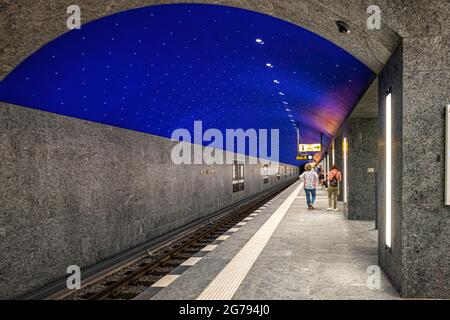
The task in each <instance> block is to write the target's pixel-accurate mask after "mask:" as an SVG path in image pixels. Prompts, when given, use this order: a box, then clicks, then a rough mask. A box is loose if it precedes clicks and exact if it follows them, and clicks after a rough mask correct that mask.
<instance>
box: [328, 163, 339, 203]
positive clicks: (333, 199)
mask: <svg viewBox="0 0 450 320" xmlns="http://www.w3.org/2000/svg"><path fill="white" fill-rule="evenodd" d="M327 180H328V209H327V211H331V210H334V211H338V208H337V197H338V195H339V183H340V182H341V181H342V174H341V172H340V171H339V169H338V167H337V165H335V164H334V165H333V166H332V167H331V171H330V172H328V177H327Z"/></svg>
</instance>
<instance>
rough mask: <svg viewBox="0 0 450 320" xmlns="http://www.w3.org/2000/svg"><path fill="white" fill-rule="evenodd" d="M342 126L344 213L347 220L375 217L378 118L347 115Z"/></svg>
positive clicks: (372, 218) (371, 218)
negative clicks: (344, 145)
mask: <svg viewBox="0 0 450 320" xmlns="http://www.w3.org/2000/svg"><path fill="white" fill-rule="evenodd" d="M344 130H345V136H346V137H347V141H348V162H347V163H348V170H347V171H348V173H347V181H348V188H347V190H348V203H347V205H346V208H345V215H346V217H347V218H348V219H349V220H375V218H376V214H377V213H376V207H377V204H376V203H375V200H376V171H377V167H378V148H377V143H378V119H349V120H347V122H346V125H345V127H344ZM369 169H373V170H374V171H372V170H369Z"/></svg>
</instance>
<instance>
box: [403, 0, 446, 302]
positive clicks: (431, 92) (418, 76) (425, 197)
mask: <svg viewBox="0 0 450 320" xmlns="http://www.w3.org/2000/svg"><path fill="white" fill-rule="evenodd" d="M447 4H448V6H447V18H448V21H449V20H450V3H449V2H448V1H447ZM403 60H404V62H403V65H404V67H403V81H404V87H403V132H402V134H403V135H402V138H403V145H402V151H403V170H402V173H403V178H402V182H403V186H402V193H401V195H402V204H403V207H402V212H403V217H402V240H403V241H402V245H403V252H402V264H403V268H404V270H403V282H404V283H403V286H402V293H403V294H404V295H405V296H412V297H417V296H419V297H445V298H450V207H448V206H444V188H445V185H444V177H445V160H444V159H445V158H444V157H445V106H446V105H447V104H450V31H449V30H448V29H446V30H441V31H440V32H438V34H431V35H429V36H415V37H410V38H406V39H405V40H404V51H403Z"/></svg>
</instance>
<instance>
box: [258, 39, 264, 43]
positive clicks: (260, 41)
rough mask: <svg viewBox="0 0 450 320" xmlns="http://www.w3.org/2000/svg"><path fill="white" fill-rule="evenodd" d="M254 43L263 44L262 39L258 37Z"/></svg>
mask: <svg viewBox="0 0 450 320" xmlns="http://www.w3.org/2000/svg"><path fill="white" fill-rule="evenodd" d="M256 43H258V44H264V41H262V39H260V38H258V39H256Z"/></svg>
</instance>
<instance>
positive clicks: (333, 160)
mask: <svg viewBox="0 0 450 320" xmlns="http://www.w3.org/2000/svg"><path fill="white" fill-rule="evenodd" d="M331 155H332V157H331V160H332V162H333V163H332V165H334V164H336V161H335V160H336V159H335V158H334V139H333V141H332V142H331Z"/></svg>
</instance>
